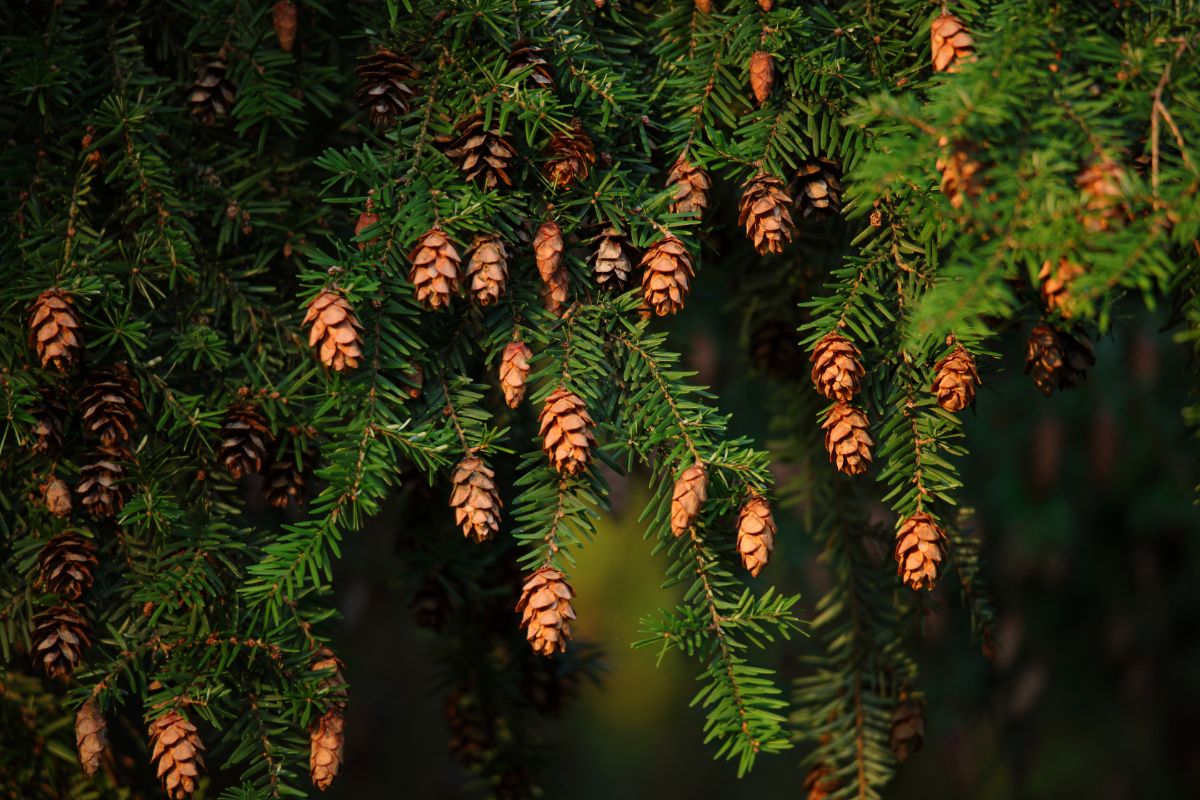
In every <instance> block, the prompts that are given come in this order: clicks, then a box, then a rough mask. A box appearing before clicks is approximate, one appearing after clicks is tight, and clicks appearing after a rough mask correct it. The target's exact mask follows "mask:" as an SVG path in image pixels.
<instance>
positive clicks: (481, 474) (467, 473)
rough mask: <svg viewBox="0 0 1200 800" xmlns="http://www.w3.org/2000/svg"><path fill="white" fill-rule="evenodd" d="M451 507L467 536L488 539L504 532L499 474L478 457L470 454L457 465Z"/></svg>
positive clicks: (464, 534)
mask: <svg viewBox="0 0 1200 800" xmlns="http://www.w3.org/2000/svg"><path fill="white" fill-rule="evenodd" d="M453 484H454V490H453V491H452V492H451V493H450V507H451V508H453V509H454V522H455V524H456V525H458V526H459V527H460V528H462V532H463V536H465V537H469V538H471V539H474V540H475V541H476V542H486V541H487V540H488V539H491V538H492V537H493V536H494V535H496V534H497V533H499V532H500V508H501V507H502V506H503V505H504V504H503V503H502V502H500V492H499V491H497V490H496V473H495V472H493V471H492V468H491V467H489V466H488V465H487V463H486V462H484V460H483V459H481V458H479V457H478V456H467V457H466V458H464V459H463V460H462V461H460V462H458V466H456V467H455V468H454V477H453Z"/></svg>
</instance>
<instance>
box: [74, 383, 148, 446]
mask: <svg viewBox="0 0 1200 800" xmlns="http://www.w3.org/2000/svg"><path fill="white" fill-rule="evenodd" d="M78 405H79V416H80V421H81V422H82V423H83V432H84V433H85V434H90V435H92V436H95V437H96V438H97V439H99V440H100V443H101V444H102V445H104V446H105V447H111V446H114V445H121V444H125V443H126V442H128V441H129V437H130V435H131V434H132V433H133V431H134V430H136V429H137V412H139V411H142V410H144V407H143V406H142V401H141V391H140V388H139V385H138V382H137V379H136V378H134V377H133V376H132V375H131V374H129V367H127V366H125V364H117V365H115V366H112V367H109V368H107V369H98V370H96V371H95V372H93V373H92V375H91V377H90V380H89V381H88V383H87V384H86V385H85V386H84V387H83V388H82V389H80V391H79V396H78Z"/></svg>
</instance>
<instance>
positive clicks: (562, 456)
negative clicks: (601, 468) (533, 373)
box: [538, 386, 596, 475]
mask: <svg viewBox="0 0 1200 800" xmlns="http://www.w3.org/2000/svg"><path fill="white" fill-rule="evenodd" d="M595 424H596V423H594V422H592V417H591V415H590V414H588V411H587V406H586V405H585V404H584V402H583V400H582V399H581V398H580V397H579V395H576V394H573V393H572V392H570V391H568V390H567V389H565V388H563V387H561V386H560V387H559V388H557V389H555V390H554V391H553V392H551V393H550V396H549V397H547V398H546V402H545V404H544V405H543V406H542V413H541V414H539V415H538V435H540V436H541V437H542V451H543V452H545V454H546V457H547V458H549V459H550V466H552V467H554V469H555V470H557V471H558V472H559V473H563V474H566V475H578V474H579V473H581V472H583V471H584V470H585V469H587V465H588V461H589V460H591V457H592V446H593V445H595V444H596V439H595V436H594V435H593V434H592V428H593V427H595Z"/></svg>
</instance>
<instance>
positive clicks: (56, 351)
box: [29, 289, 83, 372]
mask: <svg viewBox="0 0 1200 800" xmlns="http://www.w3.org/2000/svg"><path fill="white" fill-rule="evenodd" d="M82 328H83V325H82V323H81V322H80V321H79V315H78V314H77V313H75V299H74V298H73V297H72V296H71V295H70V294H68V293H67V292H64V291H62V290H61V289H47V290H46V291H44V292H42V293H41V294H39V295H38V296H37V299H36V300H34V301H33V306H32V307H31V308H30V310H29V343H30V345H31V346H32V347H33V349H34V351H35V352H36V353H37V357H38V362H39V363H40V364H41V365H42V367H54V368H55V369H56V370H58V371H59V372H67V371H68V370H70V369H71V367H72V366H74V364H75V360H76V359H77V358H78V357H79V353H80V351H81V350H82V349H83V331H82Z"/></svg>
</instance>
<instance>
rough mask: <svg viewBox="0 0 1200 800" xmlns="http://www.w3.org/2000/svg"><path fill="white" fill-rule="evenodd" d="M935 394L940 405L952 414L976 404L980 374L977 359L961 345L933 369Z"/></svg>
mask: <svg viewBox="0 0 1200 800" xmlns="http://www.w3.org/2000/svg"><path fill="white" fill-rule="evenodd" d="M933 369H934V372H935V373H936V374H935V375H934V378H933V393H934V394H935V395H937V401H938V405H940V406H941V407H942V408H944V409H946V410H947V411H950V412H957V411H962V410H963V409H964V408H966V407H967V406H969V405H971V403H974V402H975V388H976V387H977V386H979V372H978V370H976V369H975V357H974V356H972V355H971V354H970V353H969V352H968V351H967V349H966V348H965V347H963V346H962V345H961V344H960V345H959V346H958V347H956V348H954V350H953V352H951V353H950V355H948V356H946V357H945V358H943V359H942V360H941V361H939V362H937V364H935V365H934V367H933Z"/></svg>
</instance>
